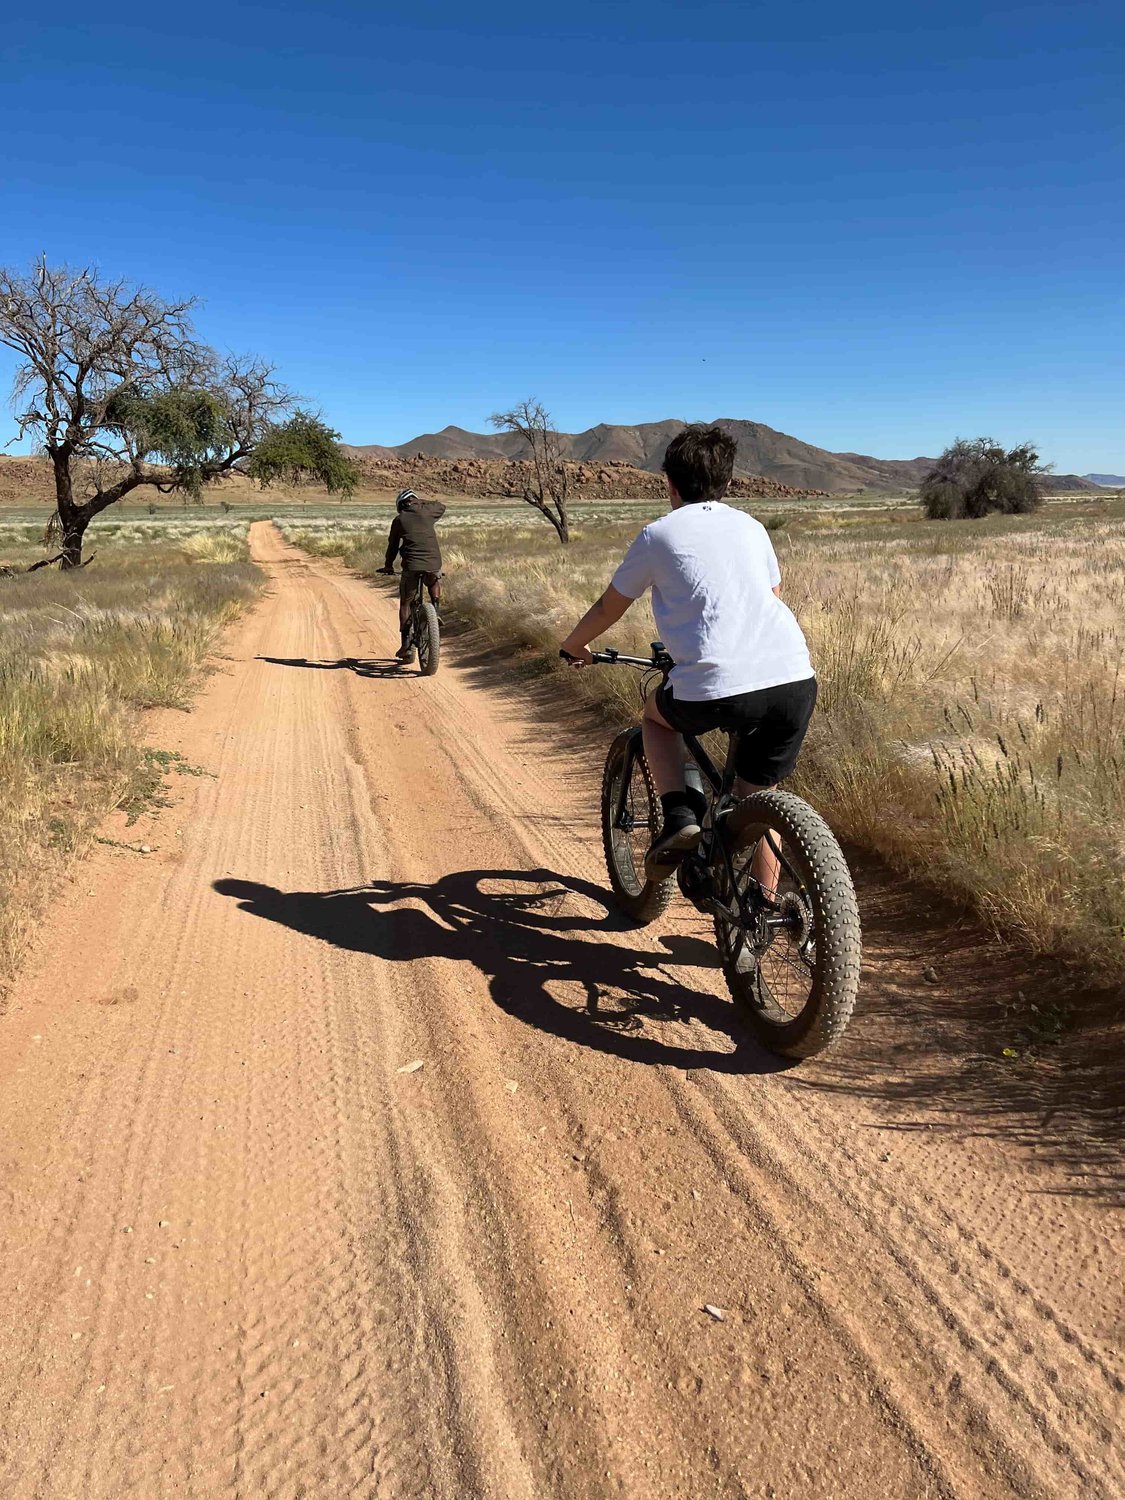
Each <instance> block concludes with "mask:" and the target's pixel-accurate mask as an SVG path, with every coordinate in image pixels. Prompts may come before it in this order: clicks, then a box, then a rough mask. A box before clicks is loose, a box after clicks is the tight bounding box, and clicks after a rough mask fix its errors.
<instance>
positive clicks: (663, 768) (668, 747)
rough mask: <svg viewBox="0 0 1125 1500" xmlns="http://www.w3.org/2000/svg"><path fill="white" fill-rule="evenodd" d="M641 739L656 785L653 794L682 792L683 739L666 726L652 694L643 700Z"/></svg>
mask: <svg viewBox="0 0 1125 1500" xmlns="http://www.w3.org/2000/svg"><path fill="white" fill-rule="evenodd" d="M641 732H642V734H643V735H644V745H645V760H647V761H648V768H649V770H650V771H651V772H652V779H653V781H655V782H656V790H657V791H658V792H659V793H660V794H661V796H663V795H664V794H665V793H666V792H682V791H683V790H684V787H685V785H686V782H685V780H684V737H683V735H682V734H678V733H677V732H676V730H674V729H673V728H672V726H671V725H670V724H669V723H668V721H667V719H665V717H664V715H663V714H662V713H661V712H660V710H659V709H658V708H657V706H656V697H655V694H653V695H650V696H649V697H648V698H646V699H645V711H644V718H643V719H642V720H641Z"/></svg>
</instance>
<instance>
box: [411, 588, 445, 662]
mask: <svg viewBox="0 0 1125 1500" xmlns="http://www.w3.org/2000/svg"><path fill="white" fill-rule="evenodd" d="M415 620H416V625H415V634H416V635H417V637H418V670H419V676H421V677H432V676H433V675H434V673H435V672H436V671H437V669H438V661H439V658H440V657H441V626H440V625H439V624H438V614H437V610H436V609H435V608H434V606H433V605H432V604H431V603H430V602H429V601H428V600H427V601H426V602H425V603H424V604H419V605H418V606H417V607H416V614H415Z"/></svg>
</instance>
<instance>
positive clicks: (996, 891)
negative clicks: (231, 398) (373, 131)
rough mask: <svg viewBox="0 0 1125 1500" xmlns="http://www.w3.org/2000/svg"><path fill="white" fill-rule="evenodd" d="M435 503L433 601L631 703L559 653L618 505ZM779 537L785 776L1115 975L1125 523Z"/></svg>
mask: <svg viewBox="0 0 1125 1500" xmlns="http://www.w3.org/2000/svg"><path fill="white" fill-rule="evenodd" d="M451 520H452V521H453V524H449V525H447V524H445V523H443V524H442V527H441V533H440V534H441V537H442V547H443V553H444V556H445V563H446V571H447V575H448V578H447V585H446V608H447V611H449V612H450V613H451V614H452V613H455V614H456V615H458V616H459V617H461V618H462V619H464V620H465V621H466V622H468V623H470V624H472V625H474V626H476V627H478V628H479V629H480V630H481V631H483V632H484V633H485V635H486V636H487V637H488V638H489V639H490V640H491V641H492V642H493V643H494V644H495V645H496V647H497V648H498V649H500V650H506V651H511V650H513V649H517V650H520V651H522V652H524V653H525V655H526V656H529V657H535V658H537V659H538V660H539V662H540V664H541V665H542V667H543V669H544V670H557V671H558V672H559V690H560V692H567V693H572V694H574V695H576V696H579V697H582V698H584V699H585V700H586V701H588V702H592V703H596V704H598V705H600V706H601V707H603V708H606V709H608V710H609V711H610V713H611V714H612V715H613V716H614V717H619V716H620V717H626V716H628V715H630V714H632V713H633V712H635V693H636V687H635V679H634V678H633V676H632V674H630V673H627V672H624V671H620V672H611V671H598V672H583V673H567V672H565V671H564V670H563V669H561V668H560V667H558V666H557V665H556V663H555V654H556V651H557V643H558V641H559V640H560V639H562V637H563V636H564V635H565V634H566V632H567V631H568V630H569V628H570V626H571V625H572V624H573V623H574V621H575V620H576V619H577V618H578V616H579V615H580V614H581V613H582V611H583V610H584V609H585V608H586V606H587V605H588V604H589V603H590V602H591V601H592V600H593V599H595V598H596V597H597V595H598V594H599V593H600V591H601V590H602V589H603V588H604V586H605V584H606V582H607V581H608V579H609V577H610V575H611V573H612V570H613V567H614V565H615V562H616V559H617V557H618V556H619V555H620V553H621V551H622V550H623V548H624V545H625V544H626V542H627V540H628V539H629V537H630V536H631V535H632V534H633V531H634V529H635V525H634V522H633V520H632V519H625V518H622V517H619V518H616V519H609V518H606V519H603V520H601V521H599V522H597V523H593V524H592V523H590V522H589V521H587V520H586V519H585V518H583V520H582V522H580V524H579V528H578V529H579V535H578V538H577V539H576V540H575V541H574V542H573V543H572V544H571V546H570V547H569V548H562V547H560V546H558V545H557V543H555V542H554V540H553V538H552V536H551V535H550V534H549V533H547V532H546V529H545V528H544V527H543V526H542V525H536V523H535V521H534V519H532V520H531V522H530V524H528V523H527V522H525V523H524V525H523V526H522V527H517V526H514V525H511V524H508V525H504V526H496V527H485V526H481V525H479V524H477V525H475V526H474V527H472V528H467V527H464V526H462V525H460V524H458V520H459V518H458V519H454V518H451ZM306 526H307V523H306ZM292 539H293V540H296V541H298V542H300V543H301V544H302V545H307V546H309V547H310V550H316V551H319V552H324V553H330V552H331V553H336V554H338V555H343V556H345V557H346V558H347V560H348V561H349V562H350V563H351V564H352V565H353V566H356V567H358V568H360V569H361V570H362V571H366V572H369V573H373V572H374V570H375V569H376V568H377V567H378V566H379V564H380V563H381V561H382V552H383V546H384V532H383V531H382V529H380V530H379V531H378V532H372V530H371V528H370V526H368V527H367V528H366V529H365V528H364V527H363V526H362V524H356V523H354V522H353V524H352V526H351V527H349V529H348V530H347V532H346V533H344V532H334V531H333V528H332V527H331V526H330V525H327V524H326V525H323V526H315V527H312V528H307V529H305V530H304V531H303V533H302V532H299V531H298V530H297V529H296V528H294V530H293V533H292ZM775 543H776V545H777V548H778V554H779V557H780V559H781V565H782V570H783V574H784V578H783V590H784V594H785V598H786V601H787V602H788V603H789V604H790V606H791V607H792V608H793V609H794V611H795V613H796V614H797V616H798V618H799V619H800V621H801V623H802V625H803V626H804V629H805V631H806V632H807V634H808V637H809V643H810V647H811V649H812V653H813V660H814V662H815V663H816V667H817V673H818V677H819V682H820V700H819V705H818V710H817V714H816V716H815V718H814V720H813V727H812V730H811V732H810V736H809V740H808V743H807V746H806V751H805V754H804V756H803V759H802V763H801V766H800V768H799V770H798V774H797V776H796V778H795V780H794V787H795V789H797V790H799V791H801V792H802V793H803V794H804V795H806V796H808V797H809V798H810V799H811V800H812V801H813V802H814V803H816V805H817V806H819V807H820V808H822V809H823V811H824V812H825V813H826V815H827V816H828V817H829V818H830V820H831V821H832V823H833V825H834V826H835V827H836V829H837V831H838V832H839V833H840V834H841V836H842V837H844V838H845V839H848V840H851V841H853V842H855V843H857V844H859V845H861V846H863V847H866V848H869V849H872V850H875V851H876V852H878V853H879V854H881V855H882V856H883V857H884V858H886V859H887V860H888V861H889V862H890V863H891V865H892V866H893V867H894V868H896V869H898V870H899V871H901V872H903V873H905V874H908V875H910V876H912V877H915V878H920V879H922V880H924V881H925V882H927V883H929V884H930V885H931V886H934V887H936V888H938V889H940V890H942V891H943V892H945V893H947V894H949V895H952V896H953V897H955V898H958V899H961V900H964V901H966V902H968V903H969V904H970V905H972V906H973V907H974V908H975V909H976V910H978V911H979V912H981V913H982V914H983V915H985V916H986V917H987V918H989V919H990V920H992V921H993V922H994V923H995V924H996V925H997V926H998V927H1001V928H1003V929H1004V930H1006V931H1008V932H1014V933H1015V934H1017V935H1018V936H1020V937H1021V938H1022V939H1023V940H1024V941H1025V942H1026V943H1027V944H1028V945H1029V946H1031V947H1032V948H1034V949H1037V950H1040V951H1051V952H1057V953H1062V954H1067V955H1070V956H1072V957H1074V958H1077V959H1079V960H1081V961H1082V962H1083V963H1085V964H1086V965H1087V966H1089V967H1090V968H1091V969H1093V970H1095V971H1097V972H1100V973H1101V974H1103V975H1104V976H1105V977H1106V978H1114V979H1122V978H1125V748H1123V746H1125V621H1123V618H1122V613H1121V605H1120V601H1121V598H1122V596H1123V592H1125V524H1123V523H1122V521H1121V520H1120V519H1117V518H1114V519H1107V520H1100V519H1096V518H1089V517H1079V518H1077V519H1076V518H1072V517H1070V516H1068V514H1067V512H1066V511H1065V510H1062V511H1050V510H1047V511H1045V512H1044V513H1043V514H1041V515H1040V516H1037V517H1035V518H993V519H991V520H989V521H987V522H983V523H979V524H978V523H959V524H949V525H940V524H934V523H924V522H918V521H917V520H916V519H915V518H913V517H911V518H909V519H904V520H900V519H898V518H896V517H895V516H894V515H893V514H888V515H887V516H885V517H884V518H883V519H882V520H880V519H879V517H878V516H877V515H874V514H872V513H870V512H868V514H867V515H866V516H865V517H864V518H863V521H862V524H861V525H856V526H851V525H835V524H831V523H830V522H827V521H826V518H825V517H824V516H820V517H814V518H812V522H811V524H810V523H809V521H808V519H807V518H803V517H801V516H795V517H794V520H793V522H792V524H791V525H790V526H789V527H787V528H786V529H785V530H784V531H782V532H780V533H776V534H775ZM654 633H655V631H654V627H653V625H652V617H651V614H650V613H649V610H648V606H647V603H642V604H640V605H637V606H634V607H633V609H632V610H630V612H629V614H628V615H627V616H626V617H625V619H624V620H622V621H621V623H620V625H619V626H618V627H617V628H616V629H615V630H614V632H613V640H614V643H616V644H617V645H619V646H621V647H622V648H624V649H630V650H638V649H640V650H643V649H644V648H645V647H646V646H647V644H648V642H649V641H650V640H651V639H652V637H653V634H654Z"/></svg>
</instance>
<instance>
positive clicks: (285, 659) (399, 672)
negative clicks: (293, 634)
mask: <svg viewBox="0 0 1125 1500" xmlns="http://www.w3.org/2000/svg"><path fill="white" fill-rule="evenodd" d="M254 660H255V661H264V662H269V664H270V665H271V666H274V667H306V668H307V669H308V670H309V671H312V672H354V673H355V675H356V676H357V677H421V675H422V674H421V672H419V670H418V668H417V667H414V668H413V669H412V668H410V667H404V666H403V664H402V662H400V661H396V660H395V658H394V657H393V656H391V657H388V658H386V660H383V659H381V658H364V657H360V656H345V657H342V658H341V659H340V660H339V661H312V660H311V659H310V658H309V657H307V656H256V657H255V658H254Z"/></svg>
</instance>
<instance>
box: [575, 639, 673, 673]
mask: <svg viewBox="0 0 1125 1500" xmlns="http://www.w3.org/2000/svg"><path fill="white" fill-rule="evenodd" d="M559 655H560V656H561V657H562V659H563V661H569V662H574V661H577V660H578V657H577V656H571V654H570V652H569V651H560V652H559ZM590 656H591V657H592V659H593V662H594V665H595V666H608V667H644V668H647V669H648V670H649V671H654V672H669V671H671V669H672V668H673V667H674V666H675V665H676V664H675V662H674V661H673V660H672V658H671V657H670V656H669V655H668V653H667V651H666V650H665V649H664V642H663V641H653V643H652V655H651V656H626V655H625V654H624V652H622V651H618V650H617V649H616V648H615V647H613V646H610V647H608V648H607V649H606V650H605V651H591V652H590Z"/></svg>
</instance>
